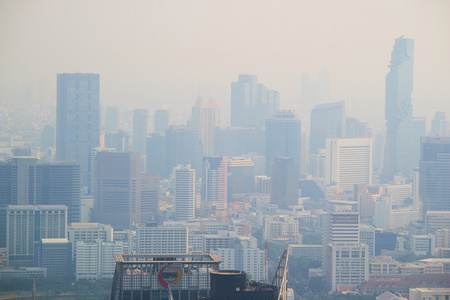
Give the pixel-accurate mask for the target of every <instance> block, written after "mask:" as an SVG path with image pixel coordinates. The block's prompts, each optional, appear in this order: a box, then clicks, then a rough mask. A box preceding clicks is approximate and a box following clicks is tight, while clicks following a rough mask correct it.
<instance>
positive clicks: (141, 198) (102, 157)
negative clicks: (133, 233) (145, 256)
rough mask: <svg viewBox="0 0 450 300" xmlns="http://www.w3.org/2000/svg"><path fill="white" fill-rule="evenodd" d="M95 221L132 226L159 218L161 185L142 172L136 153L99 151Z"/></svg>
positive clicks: (96, 162) (155, 179) (96, 166)
mask: <svg viewBox="0 0 450 300" xmlns="http://www.w3.org/2000/svg"><path fill="white" fill-rule="evenodd" d="M94 177H95V183H94V189H95V193H94V197H95V198H94V199H95V203H94V211H95V219H96V220H97V221H98V222H100V223H104V224H111V225H126V226H128V225H130V224H131V223H133V222H135V223H139V222H146V221H151V220H152V219H155V218H156V217H157V213H158V209H159V202H158V189H159V182H158V179H157V176H156V177H152V175H151V174H143V173H141V168H140V159H139V154H138V153H136V152H106V151H103V152H98V153H97V155H96V156H95V176H94Z"/></svg>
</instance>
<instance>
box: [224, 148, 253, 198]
mask: <svg viewBox="0 0 450 300" xmlns="http://www.w3.org/2000/svg"><path fill="white" fill-rule="evenodd" d="M227 185H228V192H227V194H228V202H229V201H231V199H232V198H233V195H235V194H250V193H254V191H255V164H254V163H253V161H252V158H251V157H250V156H237V157H230V158H229V159H228V182H227Z"/></svg>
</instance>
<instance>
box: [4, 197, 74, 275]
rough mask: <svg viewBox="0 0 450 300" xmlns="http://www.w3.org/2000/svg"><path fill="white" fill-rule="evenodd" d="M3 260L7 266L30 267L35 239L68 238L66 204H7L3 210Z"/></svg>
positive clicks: (36, 240) (37, 240)
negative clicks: (4, 232)
mask: <svg viewBox="0 0 450 300" xmlns="http://www.w3.org/2000/svg"><path fill="white" fill-rule="evenodd" d="M6 224H7V225H6V260H7V264H8V265H9V266H13V267H31V266H33V261H34V242H39V241H41V239H54V238H55V239H59V238H67V207H66V206H63V205H10V206H8V208H7V210H6Z"/></svg>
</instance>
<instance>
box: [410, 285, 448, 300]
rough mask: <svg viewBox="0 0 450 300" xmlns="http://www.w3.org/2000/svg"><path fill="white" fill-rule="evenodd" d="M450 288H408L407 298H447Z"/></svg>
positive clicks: (426, 299) (432, 299)
mask: <svg viewBox="0 0 450 300" xmlns="http://www.w3.org/2000/svg"><path fill="white" fill-rule="evenodd" d="M448 299H450V288H415V289H409V300H448Z"/></svg>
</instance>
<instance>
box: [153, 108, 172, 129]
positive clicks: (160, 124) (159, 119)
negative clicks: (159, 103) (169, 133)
mask: <svg viewBox="0 0 450 300" xmlns="http://www.w3.org/2000/svg"><path fill="white" fill-rule="evenodd" d="M167 128H169V111H168V110H167V109H158V110H156V111H155V117H154V129H155V133H157V134H164V133H165V132H166V129H167Z"/></svg>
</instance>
